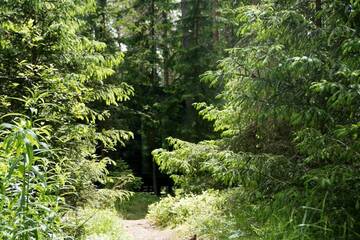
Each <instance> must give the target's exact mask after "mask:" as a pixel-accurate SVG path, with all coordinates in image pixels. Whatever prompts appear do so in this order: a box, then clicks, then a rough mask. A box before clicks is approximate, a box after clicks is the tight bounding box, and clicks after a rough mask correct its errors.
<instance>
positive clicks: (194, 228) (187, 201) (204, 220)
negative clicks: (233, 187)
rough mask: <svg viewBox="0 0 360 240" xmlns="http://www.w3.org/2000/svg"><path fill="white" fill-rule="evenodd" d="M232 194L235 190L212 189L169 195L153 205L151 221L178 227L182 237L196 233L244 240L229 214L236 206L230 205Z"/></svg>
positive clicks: (207, 237)
mask: <svg viewBox="0 0 360 240" xmlns="http://www.w3.org/2000/svg"><path fill="white" fill-rule="evenodd" d="M232 195H234V194H233V193H232V192H231V191H230V192H227V191H210V190H209V191H206V192H203V193H201V194H199V195H194V194H190V195H184V196H181V197H170V196H168V197H166V198H163V199H162V200H161V201H160V202H158V203H155V204H153V205H151V206H150V211H149V214H148V216H147V218H148V219H149V220H150V221H151V222H152V223H154V224H156V225H158V226H162V227H177V228H176V230H177V232H178V233H179V234H180V235H182V236H186V235H188V236H193V235H194V234H196V235H197V236H198V237H199V239H240V238H239V237H242V236H244V233H243V232H242V231H241V230H240V229H238V225H236V222H235V219H234V217H233V216H232V215H231V214H229V212H227V211H230V209H231V207H236V206H235V205H229V204H230V203H229V202H228V198H229V197H230V196H232ZM233 210H234V208H233ZM249 239H250V238H249Z"/></svg>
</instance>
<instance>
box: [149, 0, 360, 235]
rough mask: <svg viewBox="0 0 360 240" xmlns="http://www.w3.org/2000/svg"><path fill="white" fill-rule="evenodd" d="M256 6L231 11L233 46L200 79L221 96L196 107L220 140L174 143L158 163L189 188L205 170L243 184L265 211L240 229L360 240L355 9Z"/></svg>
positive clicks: (248, 199)
mask: <svg viewBox="0 0 360 240" xmlns="http://www.w3.org/2000/svg"><path fill="white" fill-rule="evenodd" d="M256 2H257V4H254V1H252V2H251V3H246V2H244V3H243V6H241V7H240V8H238V9H237V17H236V19H235V21H236V22H237V24H238V26H239V29H238V32H237V33H238V40H239V41H238V43H237V45H236V46H235V47H234V48H232V49H229V50H228V54H229V56H228V57H227V58H224V59H223V60H222V61H220V63H219V66H218V69H217V70H216V71H210V72H208V73H206V74H205V75H203V79H204V81H205V82H207V83H208V84H209V85H211V86H214V87H221V88H222V89H223V90H222V92H221V93H220V94H219V95H218V100H219V102H218V103H217V104H207V103H198V104H197V105H196V106H197V108H198V109H199V110H200V114H201V115H203V117H204V118H205V119H208V120H210V121H213V122H214V128H215V130H216V131H219V132H220V133H221V134H222V138H221V139H220V140H218V141H211V142H206V141H203V142H200V143H198V144H192V143H187V142H182V141H178V140H172V141H171V142H172V145H174V151H164V150H161V151H160V152H155V153H154V155H155V158H156V161H157V162H158V163H159V164H160V165H161V168H162V169H163V170H164V171H166V172H169V173H171V174H174V175H175V176H176V175H179V177H177V176H176V178H178V179H180V180H179V181H178V183H179V184H180V186H181V187H184V188H187V189H190V190H192V189H195V190H196V188H197V186H198V182H196V181H193V179H194V177H195V176H197V175H200V176H202V175H203V174H204V173H206V175H207V179H210V180H211V179H214V180H216V181H219V182H220V183H222V184H225V185H226V186H228V187H232V186H241V187H242V188H243V189H244V192H243V194H242V195H240V196H238V197H239V198H240V199H241V201H243V202H244V203H246V204H247V205H248V206H251V205H253V206H255V208H257V209H260V210H261V211H263V212H264V213H266V214H256V211H254V215H255V216H254V221H255V222H256V224H257V225H256V228H251V227H249V228H247V227H245V229H246V228H247V229H248V230H247V231H248V234H250V233H252V234H255V236H257V238H258V239H358V238H359V236H360V235H359V234H360V232H359V224H358V223H359V219H360V218H359V217H360V216H359V214H358V212H359V211H358V205H359V204H358V202H359V198H358V197H357V196H358V195H359V194H358V193H359V191H360V189H359V186H360V185H359V179H358V175H359V170H358V167H357V165H358V159H359V152H358V149H359V146H360V145H359V144H360V142H359V138H358V130H359V128H358V127H359V126H358V125H359V116H360V115H359V114H360V112H359V107H358V106H359V103H360V102H359V101H360V98H359V96H360V95H359V94H358V92H357V93H356V91H357V90H355V89H358V85H359V78H358V71H359V69H358V68H359V58H358V53H359V48H358V45H357V44H356V42H357V41H358V39H359V34H360V32H359V31H360V28H359V27H360V26H359V21H358V20H359V16H360V12H359V8H358V7H359V4H358V3H357V1H318V2H317V5H316V4H314V3H313V2H310V1H256ZM319 4H321V6H320V5H319ZM350 46H351V47H350ZM178 168H179V171H177V169H178ZM192 182H193V183H194V185H193V186H190V187H189V186H188V185H189V184H190V185H191V183H192ZM209 187H214V186H213V185H212V184H209ZM215 187H217V186H215ZM245 216H246V217H250V216H248V215H246V214H245V213H243V214H242V213H241V212H240V213H239V215H238V216H237V218H238V219H244V217H245ZM245 226H246V224H245Z"/></svg>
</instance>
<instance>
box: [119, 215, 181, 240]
mask: <svg viewBox="0 0 360 240" xmlns="http://www.w3.org/2000/svg"><path fill="white" fill-rule="evenodd" d="M123 226H124V229H125V231H126V232H127V233H128V234H129V235H130V236H131V237H132V240H171V239H172V238H173V237H174V236H175V233H174V231H172V230H170V229H166V230H161V229H158V228H156V227H154V226H152V225H151V224H150V223H149V222H148V221H147V220H146V219H140V220H123Z"/></svg>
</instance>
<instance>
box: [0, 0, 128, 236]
mask: <svg viewBox="0 0 360 240" xmlns="http://www.w3.org/2000/svg"><path fill="white" fill-rule="evenodd" d="M96 8H97V1H95V0H80V1H72V0H61V1H47V0H35V1H22V0H11V1H10V0H4V1H1V4H0V12H1V13H0V99H1V102H0V116H1V122H3V121H8V122H10V121H11V120H12V119H13V118H14V117H17V116H20V117H22V118H24V119H26V121H28V120H29V122H31V125H32V129H35V130H36V131H40V130H41V131H42V132H40V135H39V137H40V136H42V138H44V140H43V139H41V142H44V141H46V143H47V144H48V145H49V146H50V148H51V149H52V154H50V153H46V151H43V150H41V149H42V148H43V147H44V146H42V145H41V144H40V140H39V142H38V140H36V138H35V135H34V134H32V132H31V130H30V125H29V123H27V122H26V121H25V120H21V121H20V122H19V123H18V125H16V124H15V125H16V126H12V125H5V127H11V128H12V129H14V131H15V132H14V134H10V135H9V136H8V137H5V136H1V137H0V141H1V143H2V147H3V149H2V150H1V151H2V152H1V154H0V155H1V171H2V172H3V173H7V174H5V175H3V174H1V178H2V179H1V180H2V181H1V184H2V188H1V191H2V194H1V199H0V202H1V204H0V208H1V211H2V212H1V213H2V215H1V217H0V218H1V220H2V221H1V222H2V223H1V227H2V230H3V231H1V234H3V235H1V236H2V237H3V238H4V239H9V238H10V237H9V236H11V239H56V238H57V237H58V236H57V235H55V234H57V232H58V231H60V230H61V229H60V228H61V224H60V220H59V217H60V213H61V212H62V211H63V208H64V207H65V206H66V205H67V206H69V205H70V206H71V207H76V206H77V205H80V204H85V203H86V202H87V200H88V198H89V196H93V197H94V198H95V197H96V196H98V195H105V194H104V193H102V192H100V193H99V192H97V191H96V189H95V186H94V182H98V183H102V184H106V182H108V181H109V178H108V177H107V174H108V170H107V167H108V166H109V165H112V164H115V161H114V160H112V159H110V158H109V157H108V156H106V155H104V154H100V152H101V151H99V149H100V148H101V150H102V152H105V151H107V150H113V149H115V147H116V146H117V145H124V144H125V142H126V141H127V140H129V139H131V138H132V137H133V135H132V133H131V132H129V131H126V130H122V129H123V128H121V126H119V125H117V126H116V128H115V127H112V126H110V127H104V126H102V125H101V124H100V122H101V121H104V120H106V119H108V118H109V117H110V115H111V112H110V110H109V109H110V106H113V107H120V104H121V102H123V101H126V100H128V99H129V98H130V97H131V96H132V95H133V88H132V87H130V86H129V85H127V84H125V83H124V82H121V81H117V82H114V81H112V79H111V77H112V75H113V74H114V73H115V68H116V67H117V66H118V65H119V64H120V63H121V62H122V61H123V54H122V53H121V52H120V51H119V50H117V51H115V50H113V51H112V52H111V53H109V51H108V46H107V45H106V44H105V43H104V42H100V41H98V39H95V38H94V36H93V35H92V34H88V33H87V34H85V33H84V32H86V30H87V29H88V28H89V25H88V22H87V21H86V19H87V18H88V16H89V15H91V14H92V13H94V12H95V11H96ZM23 122H25V123H23ZM16 131H17V132H16ZM4 134H5V133H4ZM22 141H23V142H22ZM32 148H34V149H36V151H35V150H34V152H35V153H34V154H33V153H32ZM21 163H23V164H24V165H21ZM4 166H7V167H4ZM130 178H131V176H129V174H128V175H127V181H128V182H129V179H130ZM22 181H23V182H22ZM112 181H113V182H114V179H112ZM119 182H120V180H119V178H118V179H117V182H116V184H117V183H119ZM119 184H120V183H119ZM103 191H105V192H106V194H107V196H111V198H110V199H112V197H114V195H116V197H123V196H124V195H126V196H127V195H129V193H128V192H126V191H120V190H119V188H118V187H117V191H110V190H109V191H106V190H103ZM3 196H5V197H6V198H3ZM17 202H19V203H17ZM19 204H20V206H18V205H19ZM104 204H105V203H104ZM60 210H61V211H60ZM11 234H13V235H11ZM14 234H15V235H14ZM70 237H72V236H70Z"/></svg>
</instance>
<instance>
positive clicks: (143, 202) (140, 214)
mask: <svg viewBox="0 0 360 240" xmlns="http://www.w3.org/2000/svg"><path fill="white" fill-rule="evenodd" d="M158 200H159V197H158V196H156V195H154V194H151V193H143V192H136V193H134V194H133V195H132V196H130V197H129V198H127V199H118V200H117V201H116V206H115V207H116V210H117V212H118V213H119V214H120V215H121V216H122V217H123V218H124V219H129V220H137V219H143V218H144V217H145V216H146V214H147V213H148V206H149V205H150V204H153V203H155V202H157V201H158Z"/></svg>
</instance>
